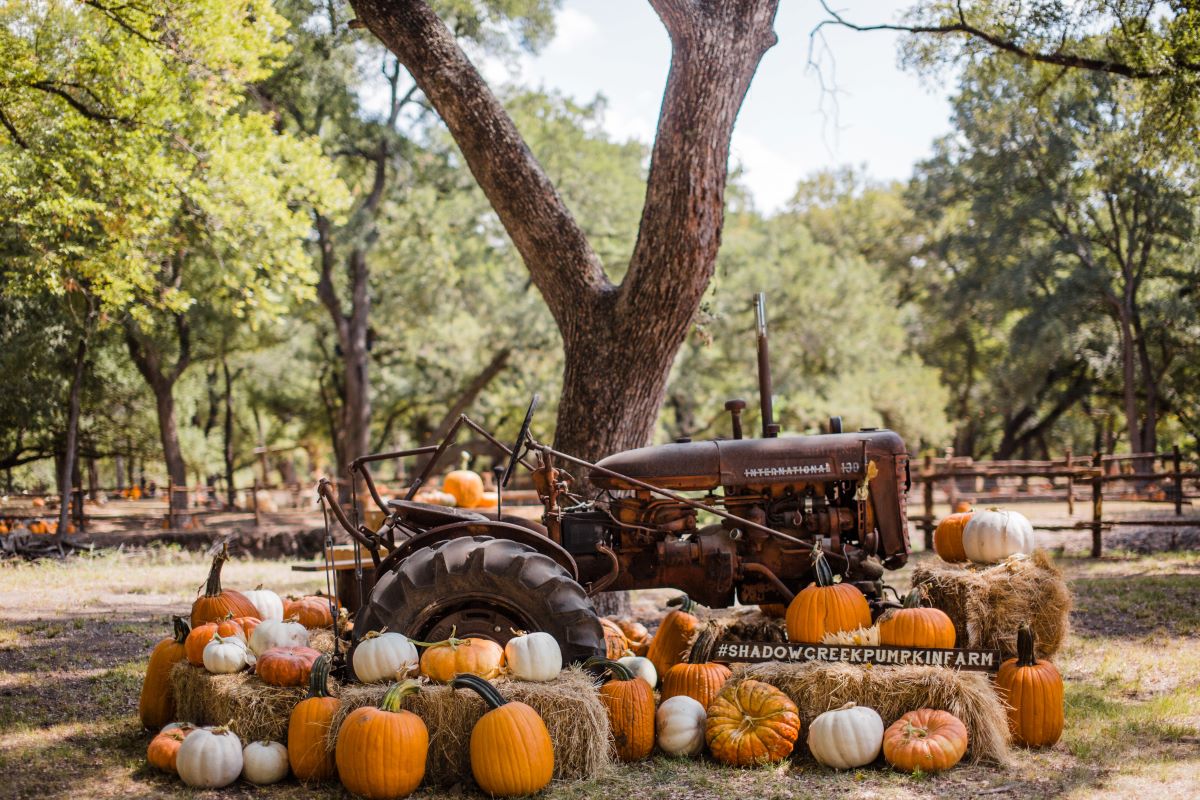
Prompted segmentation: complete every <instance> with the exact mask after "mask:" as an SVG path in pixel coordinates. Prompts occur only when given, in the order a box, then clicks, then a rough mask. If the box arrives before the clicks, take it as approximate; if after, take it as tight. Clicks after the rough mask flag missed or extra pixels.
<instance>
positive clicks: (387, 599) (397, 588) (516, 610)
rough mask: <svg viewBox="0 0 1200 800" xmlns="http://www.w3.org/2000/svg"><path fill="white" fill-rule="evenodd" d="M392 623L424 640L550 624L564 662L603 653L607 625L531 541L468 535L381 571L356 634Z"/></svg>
mask: <svg viewBox="0 0 1200 800" xmlns="http://www.w3.org/2000/svg"><path fill="white" fill-rule="evenodd" d="M383 628H387V629H388V630H390V631H399V632H401V633H404V634H405V635H407V636H408V637H410V638H412V639H415V640H417V641H421V642H434V641H441V640H444V639H446V638H449V636H450V635H451V631H452V630H453V631H454V634H455V635H456V636H458V637H460V638H461V637H465V636H479V637H483V638H487V639H491V640H493V641H495V642H497V643H499V644H501V645H503V644H505V643H506V642H507V641H508V640H509V639H510V638H512V636H513V631H515V630H525V631H545V632H546V633H549V634H550V635H552V636H553V637H554V638H555V639H556V640H558V644H559V647H560V648H561V649H562V655H563V663H564V664H570V663H571V662H573V661H584V660H585V659H587V658H590V657H591V656H594V655H604V651H605V647H604V631H603V629H602V628H601V627H600V621H599V619H598V618H597V616H596V612H595V610H594V609H593V608H592V603H591V601H590V600H589V599H588V597H587V594H586V592H584V589H583V587H582V586H580V585H579V584H578V583H577V582H576V581H575V580H574V579H573V578H572V577H571V575H570V573H568V572H567V571H566V570H565V569H564V568H563V567H562V566H561V565H560V564H558V563H557V562H556V561H554V559H552V558H550V557H549V556H547V555H543V554H542V553H539V552H538V551H537V550H535V549H534V548H533V547H530V546H529V545H527V544H522V543H520V542H515V541H512V540H511V539H495V538H492V537H490V536H464V537H461V538H457V539H450V540H448V541H443V542H438V543H437V544H434V545H431V546H429V547H423V548H421V549H420V550H417V551H415V552H414V553H413V554H412V555H410V556H408V557H407V558H405V559H404V560H403V561H401V562H400V563H399V564H397V565H396V567H395V568H394V569H392V570H391V571H390V572H388V573H386V574H384V575H382V576H380V577H379V580H378V581H377V582H376V584H375V589H374V590H373V591H372V592H371V597H370V600H369V602H368V604H367V606H366V608H365V609H363V612H362V613H361V614H360V615H359V618H358V619H357V620H356V621H355V625H354V635H355V640H356V642H357V640H358V639H359V638H361V637H362V636H364V635H365V634H366V633H367V632H368V631H372V630H381V629H383Z"/></svg>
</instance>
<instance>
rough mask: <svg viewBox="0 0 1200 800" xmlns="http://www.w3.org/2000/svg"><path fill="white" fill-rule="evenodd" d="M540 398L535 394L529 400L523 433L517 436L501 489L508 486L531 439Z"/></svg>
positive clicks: (522, 424) (522, 428)
mask: <svg viewBox="0 0 1200 800" xmlns="http://www.w3.org/2000/svg"><path fill="white" fill-rule="evenodd" d="M538 399H539V398H538V396H537V393H536V392H535V393H534V395H533V397H532V398H531V399H530V400H529V408H527V409H526V410H525V421H524V422H522V423H521V432H520V433H518V434H517V441H516V442H515V443H514V444H513V448H512V456H511V457H510V458H509V459H508V466H507V467H506V468H505V470H504V477H503V479H502V480H501V481H500V488H504V487H506V486H508V480H509V478H511V477H512V474H513V472H515V471H516V469H517V462H518V461H520V459H521V448H522V447H524V446H525V440H526V439H528V438H529V423H531V422H533V410H534V409H535V408H537V404H538Z"/></svg>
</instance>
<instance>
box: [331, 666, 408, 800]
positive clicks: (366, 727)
mask: <svg viewBox="0 0 1200 800" xmlns="http://www.w3.org/2000/svg"><path fill="white" fill-rule="evenodd" d="M420 689H421V686H420V684H419V683H417V682H416V681H415V680H407V681H404V682H403V683H397V684H395V685H393V686H392V687H391V688H390V689H388V690H387V694H385V695H384V696H383V702H382V703H380V704H379V708H372V707H370V706H365V707H363V708H356V709H355V710H353V711H351V712H350V714H349V715H348V716H347V717H346V719H345V720H344V721H343V722H342V726H341V727H340V728H338V737H337V747H336V748H335V754H334V760H335V761H336V762H337V771H338V776H339V777H340V778H341V780H342V785H343V786H345V787H346V788H347V789H349V790H350V791H351V792H352V793H354V794H357V795H360V796H362V797H366V798H368V800H391V798H396V797H404V796H406V795H409V794H411V793H412V791H413V790H414V789H416V788H417V787H418V786H420V785H421V779H422V778H424V777H425V761H426V759H427V758H428V756H429V730H428V728H426V727H425V723H424V722H422V721H421V718H420V717H418V716H417V715H416V714H414V713H412V712H411V711H405V710H404V709H402V708H401V707H400V706H401V704H402V703H403V702H404V698H405V697H406V696H408V695H410V694H413V693H415V692H418V691H420Z"/></svg>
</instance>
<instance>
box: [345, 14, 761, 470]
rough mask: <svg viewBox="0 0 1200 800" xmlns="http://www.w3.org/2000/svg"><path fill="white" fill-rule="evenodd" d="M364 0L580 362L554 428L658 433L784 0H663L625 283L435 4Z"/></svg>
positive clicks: (577, 440) (590, 438)
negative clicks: (652, 120) (652, 118)
mask: <svg viewBox="0 0 1200 800" xmlns="http://www.w3.org/2000/svg"><path fill="white" fill-rule="evenodd" d="M352 5H353V6H354V9H355V11H356V12H357V13H358V16H359V18H360V20H362V21H363V22H365V23H366V25H367V27H368V28H370V30H371V32H372V33H374V34H375V35H376V36H378V37H379V38H380V39H381V40H382V41H383V43H384V44H385V45H386V46H387V47H388V49H389V50H391V51H392V52H393V53H394V54H395V55H396V57H397V58H398V59H399V61H400V63H402V64H403V65H404V66H405V67H406V68H407V69H408V71H409V73H410V74H411V75H412V76H413V79H414V80H415V81H416V84H417V85H418V86H419V87H420V89H421V91H422V92H423V93H424V94H425V96H426V98H428V99H429V101H430V102H431V103H432V104H433V106H434V108H435V110H436V111H437V112H438V114H439V115H440V116H441V118H442V120H443V121H444V122H445V124H446V127H447V128H448V129H449V131H450V133H451V135H452V136H453V137H454V140H455V142H457V144H458V146H459V148H460V149H461V150H462V153H463V156H464V158H465V159H466V162H467V165H468V166H469V167H470V169H471V172H472V174H473V175H474V176H475V179H476V180H477V181H478V183H479V185H480V187H481V188H482V189H483V191H484V193H485V194H486V195H487V197H488V200H489V201H490V202H491V204H492V207H493V208H494V209H495V210H496V213H497V215H498V216H499V218H500V221H501V222H502V223H503V225H504V227H505V230H506V231H507V232H508V234H509V236H510V237H511V238H512V241H513V244H514V245H515V246H516V248H517V250H518V251H519V252H520V254H521V257H522V259H523V260H524V262H525V266H526V267H527V268H528V270H529V272H530V275H531V277H532V278H533V282H534V283H535V284H536V285H537V287H538V290H539V291H540V292H541V293H542V297H543V298H544V299H545V301H546V304H547V305H548V306H549V308H550V311H551V313H552V314H553V315H554V319H555V321H556V322H557V323H558V327H559V330H560V331H561V333H562V337H563V343H564V350H565V356H566V366H565V371H564V375H563V396H562V399H561V401H560V403H559V412H558V428H557V431H556V439H555V443H556V444H557V445H558V446H559V447H560V448H561V449H563V450H566V451H568V452H571V453H572V454H574V455H578V456H581V457H584V458H590V459H595V458H599V457H601V456H604V455H607V454H608V453H611V452H613V451H616V450H623V449H627V448H630V447H638V446H640V445H644V444H647V443H648V442H649V440H650V438H651V435H652V433H653V430H654V424H655V420H656V419H657V416H658V410H659V407H660V406H661V405H662V401H663V397H664V394H665V387H666V380H667V375H668V373H669V370H670V366H671V362H672V361H673V360H674V357H675V354H676V352H677V351H678V349H679V347H680V345H681V344H682V343H683V339H684V337H685V336H686V334H687V331H688V328H689V326H690V325H691V322H692V317H693V315H694V314H695V313H696V309H697V308H698V307H699V304H700V298H701V296H702V295H703V293H704V290H705V288H706V287H707V286H708V282H709V279H710V278H711V277H712V273H713V266H714V263H715V261H716V255H717V250H718V248H719V247H720V240H721V226H722V223H723V220H724V204H725V183H726V178H727V176H728V162H729V141H730V137H731V136H732V132H733V124H734V120H735V119H736V117H737V113H738V110H739V109H740V108H741V105H742V101H743V100H744V99H745V95H746V91H747V89H748V88H749V86H750V81H751V79H752V78H753V76H754V73H755V71H756V70H757V68H758V63H759V60H760V59H761V58H762V55H763V53H765V52H766V51H767V49H768V48H770V47H771V46H772V45H773V44H774V43H775V41H776V37H775V32H774V30H773V25H774V20H775V12H776V9H777V7H778V0H651V5H652V6H653V7H654V10H655V11H656V12H657V14H658V16H659V19H660V20H662V22H663V25H664V26H665V27H666V29H667V33H668V34H669V36H670V38H671V50H672V54H671V70H670V74H669V76H668V78H667V86H666V91H665V93H664V96H663V103H662V111H661V113H660V116H659V123H658V132H657V136H656V137H655V143H654V149H653V153H652V155H651V161H650V172H649V177H648V180H647V185H646V200H645V204H644V206H643V210H642V218H641V224H640V227H639V230H638V238H637V243H636V245H635V247H634V252H633V256H632V258H631V259H630V264H629V270H628V272H627V273H626V277H625V279H624V281H623V282H622V283H621V285H619V286H616V285H613V284H612V283H611V282H610V281H609V279H608V276H607V274H606V273H605V271H604V266H603V265H602V264H601V262H600V259H599V257H598V256H597V255H596V253H595V251H594V250H593V249H592V247H591V245H590V244H589V243H588V241H587V238H586V236H585V235H584V233H583V231H582V229H581V228H580V227H579V225H578V223H577V222H576V220H575V219H574V218H573V217H572V216H571V213H570V212H569V211H568V210H567V208H566V206H565V205H564V204H563V202H562V199H561V198H560V197H559V195H558V193H557V191H556V190H555V188H554V186H553V184H552V183H551V182H550V180H549V178H548V177H547V176H546V174H545V172H544V170H543V169H542V167H541V165H540V164H538V162H537V160H536V159H535V158H534V156H533V153H532V152H531V151H530V150H529V147H528V146H527V145H526V144H525V141H524V140H523V139H522V138H521V135H520V133H519V132H518V131H517V129H516V126H515V125H514V123H513V121H512V119H511V118H510V117H509V116H508V114H507V113H506V112H505V110H504V108H503V106H501V104H500V102H499V101H498V100H497V99H496V97H495V95H494V94H493V93H492V92H491V90H490V89H489V88H488V86H487V84H486V83H485V82H484V80H483V78H482V77H481V76H480V74H479V72H478V71H477V70H476V68H475V66H474V65H473V64H472V63H471V61H470V60H469V59H468V58H467V56H466V55H465V54H464V53H463V51H462V49H461V48H460V47H459V46H458V43H457V42H456V41H455V39H454V36H453V34H451V32H450V31H449V30H448V29H447V27H446V25H445V24H443V22H442V20H441V19H439V18H438V16H437V14H436V13H435V12H434V11H433V10H432V8H430V6H429V4H428V3H425V2H418V1H416V0H352Z"/></svg>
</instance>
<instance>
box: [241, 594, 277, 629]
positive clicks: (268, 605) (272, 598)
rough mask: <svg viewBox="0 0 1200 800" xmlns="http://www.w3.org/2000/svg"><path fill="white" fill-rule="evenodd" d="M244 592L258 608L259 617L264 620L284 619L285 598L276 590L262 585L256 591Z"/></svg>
mask: <svg viewBox="0 0 1200 800" xmlns="http://www.w3.org/2000/svg"><path fill="white" fill-rule="evenodd" d="M242 594H244V595H245V596H246V599H247V600H249V601H250V602H251V603H253V604H254V607H255V608H257V609H258V618H259V619H261V620H262V621H263V622H267V621H278V620H281V619H283V599H282V598H281V597H280V596H279V595H277V594H275V592H272V591H271V590H270V589H264V588H262V587H261V586H260V587H258V588H257V589H255V590H254V591H251V592H242Z"/></svg>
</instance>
